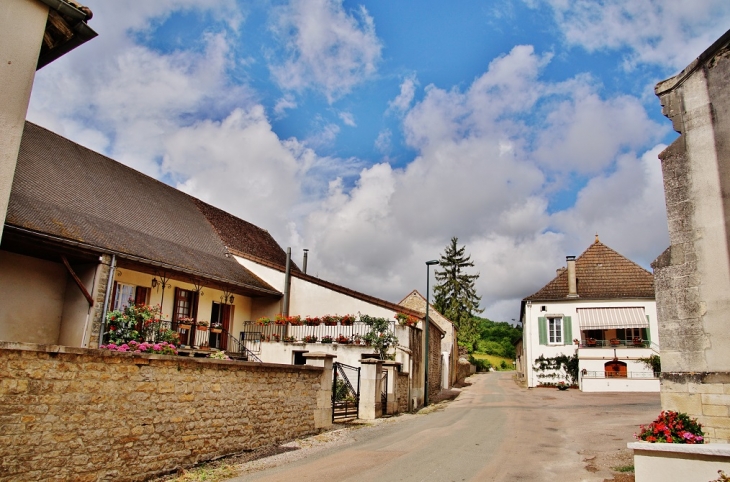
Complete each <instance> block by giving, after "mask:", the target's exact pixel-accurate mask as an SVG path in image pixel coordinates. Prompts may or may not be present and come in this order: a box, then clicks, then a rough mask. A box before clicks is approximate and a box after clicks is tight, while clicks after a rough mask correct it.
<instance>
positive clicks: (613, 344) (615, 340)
mask: <svg viewBox="0 0 730 482" xmlns="http://www.w3.org/2000/svg"><path fill="white" fill-rule="evenodd" d="M610 343H611V346H619V345H620V344H621V342H620V341H619V339H618V338H611V341H610Z"/></svg>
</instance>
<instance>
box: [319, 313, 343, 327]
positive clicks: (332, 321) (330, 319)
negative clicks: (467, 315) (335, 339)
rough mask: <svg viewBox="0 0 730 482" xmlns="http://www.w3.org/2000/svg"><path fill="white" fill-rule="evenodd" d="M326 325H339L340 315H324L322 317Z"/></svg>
mask: <svg viewBox="0 0 730 482" xmlns="http://www.w3.org/2000/svg"><path fill="white" fill-rule="evenodd" d="M320 320H322V323H324V325H325V326H337V322H338V321H340V317H339V316H332V315H324V316H323V317H321V318H320Z"/></svg>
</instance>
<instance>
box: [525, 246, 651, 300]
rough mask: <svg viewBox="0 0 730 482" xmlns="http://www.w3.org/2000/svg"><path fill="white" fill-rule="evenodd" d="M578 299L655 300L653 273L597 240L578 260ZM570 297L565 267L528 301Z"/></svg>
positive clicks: (576, 275)
mask: <svg viewBox="0 0 730 482" xmlns="http://www.w3.org/2000/svg"><path fill="white" fill-rule="evenodd" d="M575 277H576V280H577V291H578V296H579V299H584V300H585V299H588V300H591V299H620V298H651V299H654V276H653V275H652V274H651V273H649V272H648V271H647V270H645V269H644V268H642V267H641V266H639V265H638V264H636V263H634V262H633V261H631V260H629V259H627V258H625V257H624V256H622V255H621V254H619V253H617V252H616V251H614V250H613V249H611V248H609V247H608V246H606V245H605V244H603V243H601V242H600V241H598V240H597V239H596V241H595V243H593V244H592V245H591V246H590V247H589V248H588V249H587V250H585V252H583V254H581V255H580V256H578V258H576V260H575ZM567 296H568V271H567V270H565V269H563V270H562V271H561V272H560V273H559V274H558V275H557V276H556V277H555V278H554V279H553V280H552V281H550V282H549V283H548V284H546V285H545V286H544V287H543V288H542V289H541V290H539V291H538V292H537V293H535V294H533V295H531V296H528V297H527V298H525V301H526V300H531V301H538V300H539V301H549V300H563V299H567Z"/></svg>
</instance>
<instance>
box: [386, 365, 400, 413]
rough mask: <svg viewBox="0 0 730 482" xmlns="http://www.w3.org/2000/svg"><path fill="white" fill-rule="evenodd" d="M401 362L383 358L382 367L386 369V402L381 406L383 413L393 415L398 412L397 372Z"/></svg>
mask: <svg viewBox="0 0 730 482" xmlns="http://www.w3.org/2000/svg"><path fill="white" fill-rule="evenodd" d="M400 367H401V364H400V363H399V362H395V361H390V360H385V361H384V362H383V368H384V369H386V370H388V387H387V391H388V403H387V404H386V406H385V407H383V414H387V415H393V414H396V413H398V373H399V372H400Z"/></svg>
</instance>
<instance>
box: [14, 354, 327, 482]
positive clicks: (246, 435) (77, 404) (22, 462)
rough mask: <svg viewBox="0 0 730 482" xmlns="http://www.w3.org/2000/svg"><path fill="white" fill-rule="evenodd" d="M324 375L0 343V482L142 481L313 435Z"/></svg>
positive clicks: (296, 368) (272, 367)
mask: <svg viewBox="0 0 730 482" xmlns="http://www.w3.org/2000/svg"><path fill="white" fill-rule="evenodd" d="M322 373H323V369H322V368H319V367H311V366H289V365H274V364H264V363H246V362H233V361H218V360H209V359H191V358H183V357H170V356H160V355H145V354H142V355H140V354H137V355H133V354H128V353H112V352H108V351H105V350H86V349H82V348H68V347H60V346H43V345H29V344H12V343H0V424H1V425H2V427H3V430H2V433H1V434H0V480H3V481H5V480H13V481H15V480H17V481H21V480H22V481H28V480H79V481H87V480H88V481H94V480H115V481H116V480H122V481H126V480H130V481H136V480H144V479H146V478H149V477H150V476H152V475H155V474H160V473H164V472H169V471H172V470H175V469H177V468H180V467H185V466H190V465H192V464H195V463H197V462H200V461H204V460H208V459H211V458H213V457H216V456H220V455H225V454H231V453H236V452H240V451H242V450H245V449H253V448H256V447H259V446H263V445H268V444H272V443H279V442H282V441H285V440H290V439H294V438H296V437H299V436H302V435H305V434H309V433H313V432H315V425H314V411H315V409H316V408H317V399H316V397H317V392H318V390H319V388H320V380H321V377H322Z"/></svg>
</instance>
